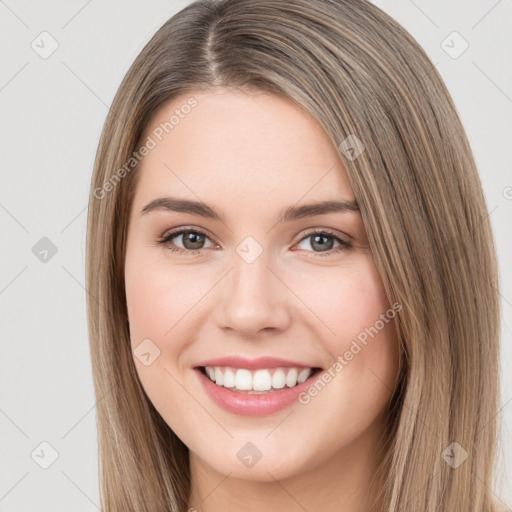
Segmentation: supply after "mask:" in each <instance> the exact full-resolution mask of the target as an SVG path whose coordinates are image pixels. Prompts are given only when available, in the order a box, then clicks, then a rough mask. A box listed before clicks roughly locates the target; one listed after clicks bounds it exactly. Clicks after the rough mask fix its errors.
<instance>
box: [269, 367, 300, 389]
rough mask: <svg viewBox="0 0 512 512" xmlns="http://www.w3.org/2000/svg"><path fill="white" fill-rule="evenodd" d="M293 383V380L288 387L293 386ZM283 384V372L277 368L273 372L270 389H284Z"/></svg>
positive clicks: (284, 382) (284, 380) (284, 381)
mask: <svg viewBox="0 0 512 512" xmlns="http://www.w3.org/2000/svg"><path fill="white" fill-rule="evenodd" d="M292 371H293V370H290V373H291V372H292ZM295 374H297V371H295ZM292 376H293V375H292ZM290 382H292V379H290ZM295 382H297V381H296V380H294V381H293V383H292V385H291V386H290V387H292V386H295ZM285 384H286V377H285V374H284V372H283V370H281V368H278V369H277V370H276V371H275V372H274V375H272V387H273V388H275V389H281V388H284V385H285Z"/></svg>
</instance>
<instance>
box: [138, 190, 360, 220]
mask: <svg viewBox="0 0 512 512" xmlns="http://www.w3.org/2000/svg"><path fill="white" fill-rule="evenodd" d="M155 210H168V211H173V212H181V213H189V214H191V215H197V216H200V217H204V218H207V219H214V220H218V221H223V219H224V214H223V213H222V212H221V211H219V210H216V209H215V208H214V207H212V206H209V205H207V204H206V203H203V202H200V201H192V200H190V199H179V198H176V197H170V196H165V197H159V198H157V199H154V200H153V201H151V202H150V203H148V204H147V205H146V206H144V208H142V210H141V212H140V213H141V215H145V214H147V213H149V212H152V211H155ZM358 210H359V206H358V204H357V202H356V201H352V200H336V201H334V200H333V201H323V202H319V203H310V204H303V205H300V206H289V207H287V208H285V209H284V210H282V211H281V212H280V214H279V215H278V217H277V222H278V223H279V222H290V221H293V220H298V219H303V218H305V217H314V216H315V215H323V214H326V213H336V212H338V213H339V212H347V211H358Z"/></svg>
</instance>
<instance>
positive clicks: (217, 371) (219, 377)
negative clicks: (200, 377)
mask: <svg viewBox="0 0 512 512" xmlns="http://www.w3.org/2000/svg"><path fill="white" fill-rule="evenodd" d="M223 377H224V373H223V372H222V370H221V369H220V368H218V367H215V383H216V384H217V385H218V386H222V385H223V381H224V379H223Z"/></svg>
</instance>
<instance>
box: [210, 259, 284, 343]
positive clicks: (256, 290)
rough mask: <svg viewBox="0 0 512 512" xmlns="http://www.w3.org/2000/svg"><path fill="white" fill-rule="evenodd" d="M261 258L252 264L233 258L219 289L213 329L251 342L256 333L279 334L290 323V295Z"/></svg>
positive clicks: (266, 260)
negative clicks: (269, 332) (236, 335)
mask: <svg viewBox="0 0 512 512" xmlns="http://www.w3.org/2000/svg"><path fill="white" fill-rule="evenodd" d="M265 254H266V253H265V252H263V254H261V255H260V256H259V258H257V259H256V261H253V262H252V263H248V262H246V261H245V260H244V259H243V258H241V257H240V256H239V255H238V254H234V257H233V267H232V268H231V270H230V272H229V273H228V274H227V275H226V276H225V277H224V279H223V280H222V285H221V287H220V289H219V294H220V297H221V299H220V302H219V304H218V307H217V315H216V321H217V325H218V326H219V327H220V328H223V329H228V330H232V331H235V332H236V333H237V334H238V336H240V337H246V338H253V337H254V336H256V335H257V334H258V333H260V331H261V332H263V331H269V330H270V331H276V332H281V331H284V330H286V328H287V327H288V325H289V323H290V319H291V314H290V304H289V300H290V295H292V294H291V292H290V291H289V289H288V288H287V287H286V285H285V283H283V280H282V278H280V276H278V274H279V273H278V272H276V270H274V269H273V268H271V266H272V265H271V262H269V261H268V258H267V257H266V256H265Z"/></svg>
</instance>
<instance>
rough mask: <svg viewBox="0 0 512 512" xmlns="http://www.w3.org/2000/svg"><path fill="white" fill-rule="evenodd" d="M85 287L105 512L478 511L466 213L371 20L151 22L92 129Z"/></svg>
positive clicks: (492, 374)
mask: <svg viewBox="0 0 512 512" xmlns="http://www.w3.org/2000/svg"><path fill="white" fill-rule="evenodd" d="M87 286H88V316H89V329H90V340H91V349H92V358H93V370H94V382H95V389H96V393H97V396H98V398H99V399H100V400H99V402H98V406H97V417H98V436H99V449H100V467H101V475H100V478H101V487H102V489H101V491H102V492H101V495H102V509H103V510H105V511H114V510H134V511H141V510H146V511H157V510H158V511H162V510H169V511H180V512H181V511H185V510H204V511H209V512H214V511H217V510H236V509H240V510H241V509H243V510H261V509H262V508H264V509H265V510H309V511H313V510H323V511H325V510H333V511H334V510H336V511H349V510H350V511H355V510H358V511H359V510H361V511H363V510H364V511H367V510H372V511H376V512H377V511H379V512H380V511H389V512H391V511H393V512H398V511H405V510H407V511H414V512H420V511H425V512H426V511H427V510H428V511H430V510H458V511H468V512H469V511H472V512H476V511H478V512H482V511H485V512H491V511H496V510H499V508H498V505H497V504H496V503H494V502H493V495H492V492H491V491H490V488H491V484H492V468H493V460H494V450H495V443H496V411H497V406H498V376H497V375H498V333H499V313H498V297H497V293H498V292H497V286H498V282H497V271H496V261H495V253H494V245H493V239H492V233H491V229H490V225H489V221H488V218H487V212H486V205H485V201H484V197H483V193H482V189H481V185H480V182H479V179H478V175H477V170H476V166H475V162H474V160H473V157H472V154H471V149H470V147H469V145H468V142H467V139H466V136H465V133H464V130H463V127H462V125H461V122H460V120H459V118H458V115H457V113H456V109H455V107H454V105H453V103H452V100H451V98H450V96H449V94H448V91H447V89H446V87H445V86H444V84H443V82H442V79H441V78H440V76H439V74H438V73H437V71H436V70H435V68H434V66H433V65H432V64H431V62H430V61H429V59H428V58H427V56H426V55H425V53H424V52H423V50H422V49H421V48H420V47H419V45H418V44H417V43H416V42H415V41H414V40H413V38H412V37H411V36H410V35H409V34H408V33H407V32H406V31H405V30H404V29H403V28H402V27H400V26H399V25H398V24H397V23H396V22H395V21H394V20H393V19H391V18H390V17H389V16H387V15H386V14H385V13H383V12H382V11H381V10H379V9H378V8H377V7H375V6H374V5H372V4H370V3H368V2H366V1H363V0H358V1H350V2H348V1H342V0H336V1H335V0H320V1H315V2H309V1H307V0H293V1H290V2H281V1H278V0H262V1H259V2H253V1H251V0H220V1H213V2H208V1H199V2H195V3H193V4H191V5H189V6H188V7H186V8H185V9H183V10H182V11H180V12H179V13H178V14H176V15H175V16H173V17H172V18H171V19H170V20H168V21H167V22H166V23H165V24H164V25H163V26H162V27H161V28H160V29H159V30H158V32H157V33H156V34H155V35H154V37H153V38H152V39H151V41H150V42H149V43H148V44H147V45H146V47H145V48H144V49H143V50H142V52H141V54H140V55H139V56H138V57H137V59H136V60H135V62H134V64H133V65H132V67H131V68H130V70H129V71H128V73H127V75H126V77H125V78H124V80H123V82H122V84H121V86H120V88H119V91H118V93H117V95H116V97H115V99H114V102H113V105H112V109H111V111H110V113H109V115H108V118H107V120H106V124H105V127H104V131H103V134H102V137H101V141H100V144H99V149H98V153H97V158H96V161H95V168H94V174H93V178H92V184H91V196H90V204H89V218H88V232H87Z"/></svg>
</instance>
